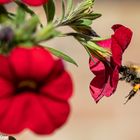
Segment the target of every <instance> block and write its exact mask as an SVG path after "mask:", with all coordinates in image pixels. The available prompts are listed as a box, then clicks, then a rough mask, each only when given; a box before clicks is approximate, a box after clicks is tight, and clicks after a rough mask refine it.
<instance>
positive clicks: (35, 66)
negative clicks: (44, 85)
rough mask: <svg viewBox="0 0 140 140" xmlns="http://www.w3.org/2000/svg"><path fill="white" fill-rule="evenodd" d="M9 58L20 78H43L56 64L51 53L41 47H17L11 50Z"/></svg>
mask: <svg viewBox="0 0 140 140" xmlns="http://www.w3.org/2000/svg"><path fill="white" fill-rule="evenodd" d="M9 60H10V62H11V64H12V66H13V69H14V71H15V73H16V75H17V76H18V77H19V78H20V79H27V78H31V79H34V80H38V81H39V80H42V79H43V78H45V77H46V76H47V75H48V73H49V72H50V71H51V69H52V67H53V65H54V60H53V58H52V56H51V55H50V53H49V52H48V51H47V50H45V49H43V48H41V47H34V48H30V49H27V48H15V49H14V50H13V51H12V52H11V55H10V57H9Z"/></svg>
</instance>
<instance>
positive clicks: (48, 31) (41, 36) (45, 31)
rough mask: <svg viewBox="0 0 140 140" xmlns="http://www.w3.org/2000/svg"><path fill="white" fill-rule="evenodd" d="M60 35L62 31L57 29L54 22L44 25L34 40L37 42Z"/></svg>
mask: <svg viewBox="0 0 140 140" xmlns="http://www.w3.org/2000/svg"><path fill="white" fill-rule="evenodd" d="M59 35H61V32H59V31H57V30H55V28H54V26H53V24H51V23H50V24H48V25H47V26H46V27H43V28H42V29H41V30H40V31H39V32H37V34H36V35H35V36H34V40H35V42H36V43H40V42H42V41H47V40H49V39H51V38H53V37H56V36H59Z"/></svg>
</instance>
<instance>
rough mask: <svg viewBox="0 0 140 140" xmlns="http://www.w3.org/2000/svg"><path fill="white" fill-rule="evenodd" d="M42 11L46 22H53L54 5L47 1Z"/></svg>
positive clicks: (51, 0)
mask: <svg viewBox="0 0 140 140" xmlns="http://www.w3.org/2000/svg"><path fill="white" fill-rule="evenodd" d="M43 8H44V11H45V14H46V17H47V22H48V23H50V22H52V21H53V19H54V16H55V3H54V1H53V0H49V1H48V3H46V4H45V5H44V6H43Z"/></svg>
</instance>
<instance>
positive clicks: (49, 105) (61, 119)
mask: <svg viewBox="0 0 140 140" xmlns="http://www.w3.org/2000/svg"><path fill="white" fill-rule="evenodd" d="M40 97H41V103H42V106H43V107H44V110H47V112H48V113H49V117H50V119H51V121H52V123H53V124H54V126H55V129H56V128H59V127H60V126H62V125H63V124H64V123H65V122H66V120H67V118H68V116H69V113H70V106H69V104H68V102H67V101H59V100H52V99H49V98H44V97H43V96H40Z"/></svg>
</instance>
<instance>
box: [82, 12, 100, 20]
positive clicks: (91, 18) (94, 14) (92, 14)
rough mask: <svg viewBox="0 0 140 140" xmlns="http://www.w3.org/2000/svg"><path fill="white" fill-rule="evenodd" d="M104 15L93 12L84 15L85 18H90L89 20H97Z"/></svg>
mask: <svg viewBox="0 0 140 140" xmlns="http://www.w3.org/2000/svg"><path fill="white" fill-rule="evenodd" d="M101 16H102V15H101V14H99V13H91V14H87V15H85V16H84V19H89V20H95V19H97V18H99V17H101Z"/></svg>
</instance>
